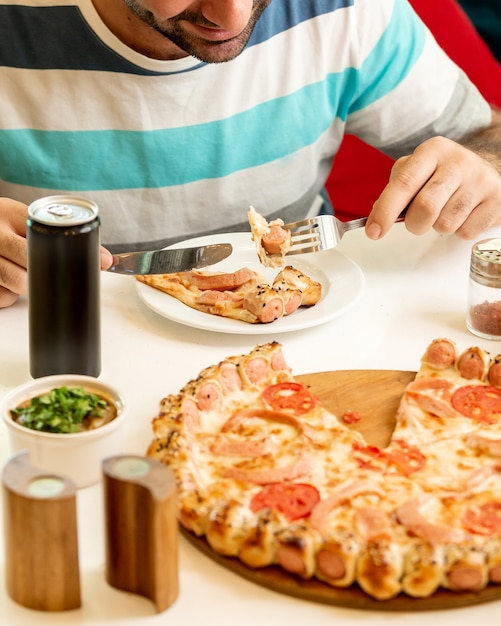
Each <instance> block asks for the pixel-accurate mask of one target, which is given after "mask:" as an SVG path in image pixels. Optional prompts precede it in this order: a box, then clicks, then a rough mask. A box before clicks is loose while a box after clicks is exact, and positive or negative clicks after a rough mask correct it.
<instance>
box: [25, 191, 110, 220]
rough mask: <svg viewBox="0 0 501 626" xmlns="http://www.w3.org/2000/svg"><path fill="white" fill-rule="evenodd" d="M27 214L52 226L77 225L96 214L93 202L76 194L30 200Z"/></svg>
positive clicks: (94, 216) (93, 217) (91, 218)
mask: <svg viewBox="0 0 501 626" xmlns="http://www.w3.org/2000/svg"><path fill="white" fill-rule="evenodd" d="M28 214H29V216H30V217H32V218H33V219H34V220H36V221H37V222H40V223H42V224H49V225H52V226H78V225H79V224H86V223H87V222H91V221H92V220H94V219H95V218H96V217H97V215H98V208H97V205H96V204H94V202H91V201H90V200H86V199H85V198H79V197H77V196H47V197H45V198H39V199H38V200H35V202H32V203H31V204H30V206H29V207H28Z"/></svg>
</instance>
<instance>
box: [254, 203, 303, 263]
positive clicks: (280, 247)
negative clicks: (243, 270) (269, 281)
mask: <svg viewBox="0 0 501 626" xmlns="http://www.w3.org/2000/svg"><path fill="white" fill-rule="evenodd" d="M247 218H248V221H249V224H250V228H251V237H252V240H253V241H254V243H255V245H256V251H257V255H258V257H259V261H260V262H261V264H262V265H264V266H265V267H282V266H284V265H286V261H285V255H286V254H287V253H288V252H290V249H291V247H292V234H291V231H290V230H287V229H286V228H283V226H284V221H283V220H282V219H280V218H277V219H275V220H272V221H270V222H268V221H267V220H266V218H265V217H264V216H263V215H261V214H260V213H258V212H257V211H256V209H255V208H254V207H253V206H251V207H249V211H248V212H247Z"/></svg>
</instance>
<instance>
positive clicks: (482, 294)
mask: <svg viewBox="0 0 501 626" xmlns="http://www.w3.org/2000/svg"><path fill="white" fill-rule="evenodd" d="M466 326H467V327H468V330H469V331H470V332H472V333H473V334H474V335H477V336H478V337H482V338H483V339H494V340H495V339H497V340H501V238H498V239H483V240H482V241H478V242H477V243H476V244H474V245H473V247H472V249H471V260H470V278H469V286H468V310H467V315H466Z"/></svg>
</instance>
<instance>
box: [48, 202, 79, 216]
mask: <svg viewBox="0 0 501 626" xmlns="http://www.w3.org/2000/svg"><path fill="white" fill-rule="evenodd" d="M47 213H51V214H52V215H57V216H58V217H70V216H71V215H73V209H72V208H71V207H70V206H68V205H67V204H53V205H52V206H49V207H47Z"/></svg>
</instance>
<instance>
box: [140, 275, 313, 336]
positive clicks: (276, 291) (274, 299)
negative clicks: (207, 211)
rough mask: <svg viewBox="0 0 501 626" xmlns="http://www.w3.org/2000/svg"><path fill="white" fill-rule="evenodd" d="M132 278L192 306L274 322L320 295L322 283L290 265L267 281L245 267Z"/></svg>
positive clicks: (241, 318) (308, 303)
mask: <svg viewBox="0 0 501 626" xmlns="http://www.w3.org/2000/svg"><path fill="white" fill-rule="evenodd" d="M136 278H137V279H138V280H139V281H140V282H143V283H145V284H146V285H150V286H151V287H155V288H156V289H159V290H160V291H163V292H165V293H167V294H169V295H171V296H173V297H174V298H176V299H177V300H180V301H181V302H183V303H184V304H186V305H187V306H189V307H191V308H192V309H196V310H197V311H202V312H203V313H210V314H212V315H220V316H222V317H228V318H231V319H236V320H240V321H243V322H248V323H250V324H256V323H263V324H268V323H270V322H274V321H275V320H277V319H280V318H282V317H284V316H285V315H291V314H292V313H294V311H296V310H297V309H298V308H299V307H309V306H313V305H315V304H316V303H317V302H318V301H319V300H320V298H321V297H322V285H321V284H320V283H319V282H317V281H315V280H313V279H311V278H310V277H309V276H307V275H306V274H305V273H304V272H301V271H300V270H298V269H296V268H294V267H292V266H291V265H289V266H287V267H285V268H284V269H282V270H281V271H280V272H279V273H278V274H277V275H276V277H275V278H274V280H273V282H272V283H271V284H269V283H268V281H267V280H266V279H265V278H263V277H262V276H260V275H259V274H258V273H257V272H255V271H253V270H251V269H249V268H247V267H243V268H241V269H239V270H237V271H235V272H232V273H223V272H208V271H202V270H192V271H191V272H179V273H174V274H156V275H146V276H137V277H136Z"/></svg>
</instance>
